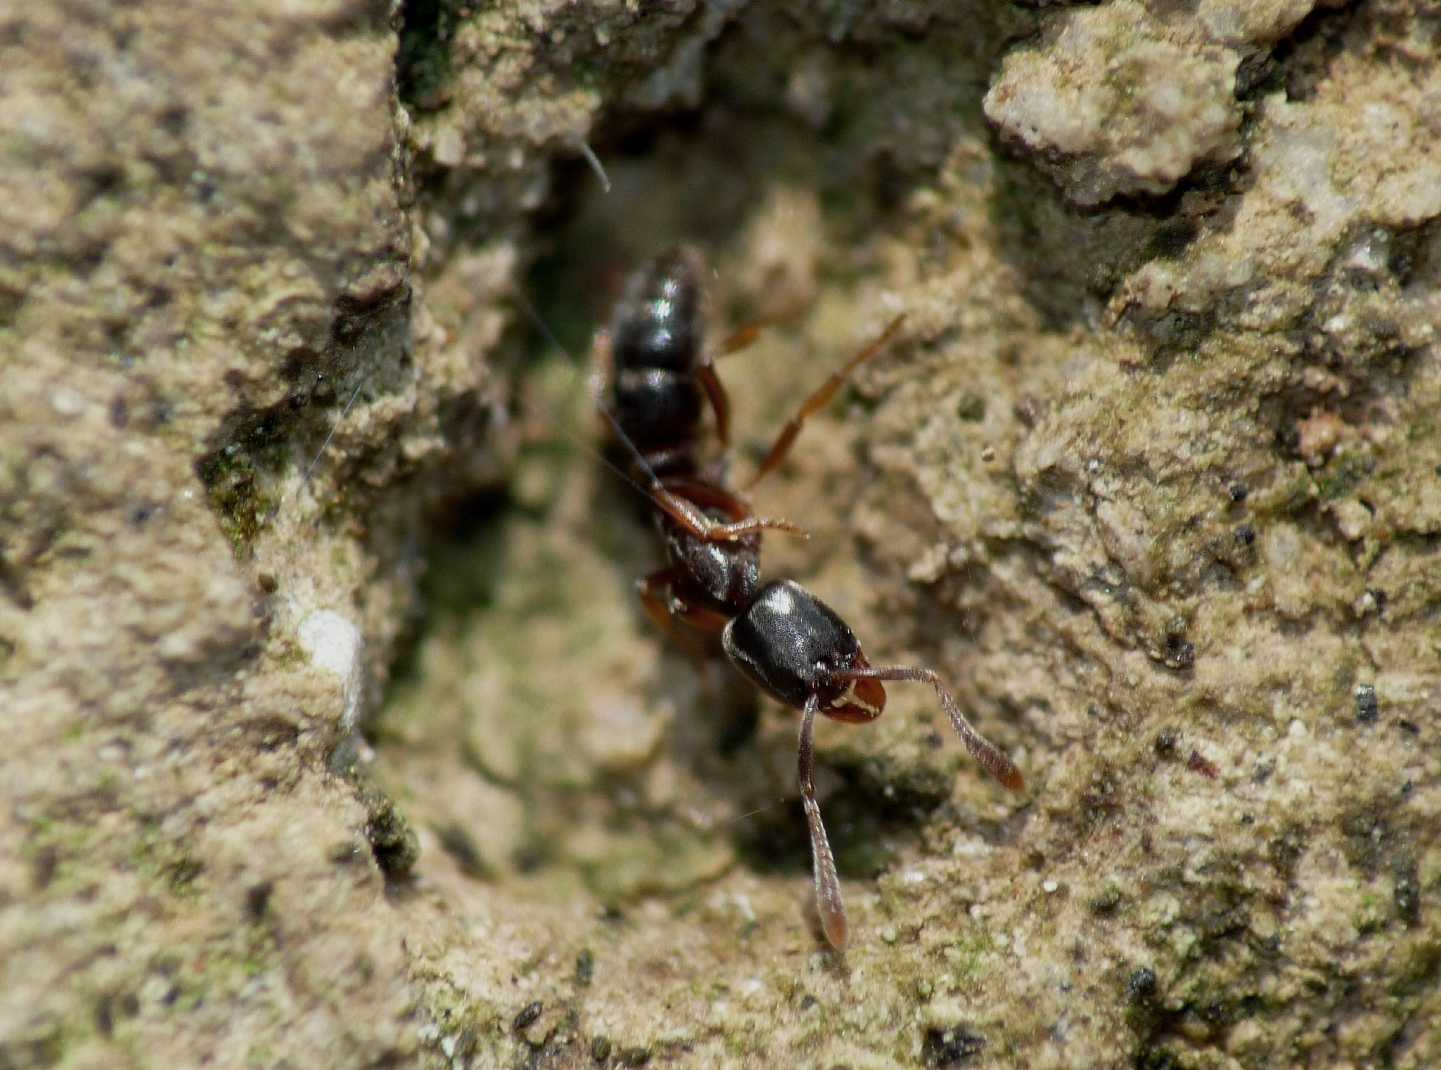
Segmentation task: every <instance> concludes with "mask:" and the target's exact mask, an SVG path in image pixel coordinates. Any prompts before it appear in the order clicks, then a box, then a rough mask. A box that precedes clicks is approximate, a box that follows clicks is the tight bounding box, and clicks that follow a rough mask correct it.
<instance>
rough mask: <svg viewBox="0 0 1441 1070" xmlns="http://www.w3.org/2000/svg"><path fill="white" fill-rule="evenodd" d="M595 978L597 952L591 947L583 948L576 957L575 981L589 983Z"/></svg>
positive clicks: (582, 983)
mask: <svg viewBox="0 0 1441 1070" xmlns="http://www.w3.org/2000/svg"><path fill="white" fill-rule="evenodd" d="M594 979H595V952H594V951H592V950H591V949H590V948H588V947H585V948H581V951H580V954H578V955H577V956H576V957H575V983H576V984H578V985H582V986H583V985H588V984H590V983H591V981H593V980H594Z"/></svg>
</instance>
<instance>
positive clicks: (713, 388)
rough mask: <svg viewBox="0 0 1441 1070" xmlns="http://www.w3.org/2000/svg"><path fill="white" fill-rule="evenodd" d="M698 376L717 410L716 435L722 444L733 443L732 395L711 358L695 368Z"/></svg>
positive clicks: (713, 407) (715, 410) (706, 394)
mask: <svg viewBox="0 0 1441 1070" xmlns="http://www.w3.org/2000/svg"><path fill="white" fill-rule="evenodd" d="M695 374H696V378H697V379H699V380H700V385H701V386H702V387H703V388H704V389H705V396H706V397H707V398H708V399H709V400H710V407H711V409H712V410H713V411H714V412H715V430H716V436H717V437H718V438H719V439H720V443H721V445H722V446H729V445H730V444H731V402H730V395H729V394H727V393H726V388H725V387H724V386H723V385H722V384H721V381H720V376H719V375H717V374H716V371H715V365H714V364H712V363H711V362H710V360H709V359H707V360H706V361H705V363H703V364H701V366H700V367H698V368H696V370H695Z"/></svg>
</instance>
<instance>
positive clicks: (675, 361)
mask: <svg viewBox="0 0 1441 1070" xmlns="http://www.w3.org/2000/svg"><path fill="white" fill-rule="evenodd" d="M700 339H701V315H700V284H699V282H698V280H697V279H696V268H695V264H694V262H693V260H692V258H691V257H689V256H687V255H686V254H685V253H684V252H682V251H681V250H679V249H672V250H670V251H669V252H666V253H662V254H661V255H660V256H658V257H656V258H655V259H654V260H652V261H651V262H650V263H649V264H647V265H646V266H645V267H643V268H641V269H640V270H639V271H637V272H636V273H635V275H634V276H633V277H632V278H631V281H630V284H629V285H628V286H627V287H626V295H625V299H624V300H623V301H622V302H621V303H620V307H619V308H617V310H616V315H615V322H614V324H613V325H612V328H611V346H612V348H613V352H614V356H615V367H616V371H617V372H622V371H625V370H626V369H629V368H636V369H639V368H665V369H666V370H668V371H673V372H689V371H691V370H692V369H693V368H694V367H695V364H696V358H697V357H698V356H699V353H700Z"/></svg>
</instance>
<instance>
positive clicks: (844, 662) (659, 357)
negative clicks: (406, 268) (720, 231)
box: [596, 249, 1024, 951]
mask: <svg viewBox="0 0 1441 1070" xmlns="http://www.w3.org/2000/svg"><path fill="white" fill-rule="evenodd" d="M698 277H699V266H698V261H697V258H696V257H695V256H694V255H693V254H691V253H688V252H686V251H684V250H679V249H677V250H672V251H670V252H667V253H664V254H662V255H661V256H659V257H657V258H656V259H654V260H653V261H651V262H650V263H649V264H647V265H646V266H644V267H642V268H641V269H639V270H638V271H637V272H636V273H635V274H634V275H633V276H632V277H631V279H630V281H629V284H628V286H627V291H626V295H625V297H624V298H623V299H622V301H621V303H620V304H619V305H618V306H617V309H616V312H615V315H614V318H613V321H612V324H611V328H610V330H609V332H605V331H602V332H600V333H598V334H597V337H596V356H597V359H598V362H599V363H600V364H601V366H602V367H603V368H604V369H605V372H606V374H605V375H604V380H605V382H604V385H606V386H608V389H609V398H608V399H603V400H602V402H601V408H602V411H603V412H604V414H605V416H606V418H607V419H608V420H609V422H610V424H611V425H612V428H613V430H614V431H615V433H616V437H617V439H618V440H619V442H620V443H621V444H622V445H623V446H624V447H625V448H626V450H627V451H628V452H629V454H630V461H631V476H632V478H633V479H634V480H635V481H636V482H637V483H638V484H640V485H642V486H643V488H644V490H645V492H646V495H647V497H648V498H649V499H650V501H651V502H652V503H653V504H654V506H655V507H656V509H655V522H656V525H657V527H658V529H659V531H660V535H661V540H662V542H663V544H664V548H665V553H666V561H667V563H666V566H665V567H664V568H662V569H659V570H657V571H656V572H653V573H651V574H650V575H649V576H646V577H645V578H644V579H642V580H640V581H639V583H638V588H639V593H640V597H641V600H642V601H643V603H644V605H645V608H646V611H647V612H648V613H649V614H650V616H651V617H652V618H654V619H655V620H656V622H657V623H658V624H660V625H661V626H662V627H663V628H665V629H666V630H667V631H670V632H672V633H675V631H676V629H677V627H678V626H685V627H687V628H690V629H692V630H694V631H698V632H702V633H707V634H709V635H712V636H713V635H716V634H719V636H720V644H721V648H722V650H724V652H725V655H726V657H727V658H728V659H729V660H730V662H731V664H732V665H734V666H735V668H736V669H737V670H738V671H739V672H740V673H741V675H743V676H744V677H746V678H747V679H748V680H750V681H751V682H752V683H754V684H755V685H756V686H757V687H759V688H760V689H761V690H762V691H763V692H765V693H766V694H768V695H770V696H771V697H772V698H774V699H776V700H777V701H779V702H782V703H784V704H785V705H787V706H789V707H791V708H792V709H797V710H800V711H801V724H800V738H799V743H798V746H797V773H798V778H799V782H800V792H801V804H802V806H803V807H804V810H805V815H806V824H807V827H808V829H809V832H810V840H811V858H812V866H813V870H814V875H815V889H816V907H817V911H818V913H819V915H820V921H821V927H822V928H823V929H824V931H825V935H826V939H827V940H828V941H830V944H831V946H832V947H834V948H835V949H836V950H837V951H844V950H845V948H846V943H847V940H848V935H849V926H848V923H847V921H846V908H845V904H844V902H843V901H842V899H841V887H840V879H839V877H838V876H837V874H836V865H835V858H834V856H833V855H832V853H831V847H830V842H829V840H828V839H827V838H826V829H825V824H824V823H823V822H822V820H821V812H820V806H819V805H818V803H817V802H816V793H815V783H814V771H815V751H814V746H813V743H812V735H813V731H814V725H815V717H816V714H817V713H820V714H823V715H824V716H826V717H830V718H832V719H833V720H837V721H843V722H846V723H849V724H863V723H865V722H867V721H873V720H875V719H876V718H877V717H879V716H880V715H881V712H882V711H883V710H884V709H885V705H886V691H885V687H884V683H883V682H885V681H901V680H910V681H916V682H919V683H927V684H930V685H931V687H932V688H934V689H935V692H936V695H937V696H938V697H939V698H940V702H941V707H942V708H943V709H944V710H945V711H946V716H947V717H949V718H950V721H951V725H952V726H953V727H954V728H955V731H956V734H957V735H958V736H960V738H961V741H962V742H963V743H964V744H965V746H966V749H967V750H968V751H970V753H971V756H972V757H973V758H975V759H976V761H978V762H979V763H980V764H981V766H982V767H983V768H984V769H985V770H986V771H987V772H988V773H990V774H991V775H992V776H993V777H995V778H996V779H997V780H998V781H1000V782H1001V783H1002V784H1003V785H1005V786H1006V787H1007V788H1010V789H1011V790H1012V791H1019V790H1021V788H1022V787H1023V786H1024V781H1023V780H1022V777H1021V773H1020V771H1019V770H1018V769H1017V768H1016V767H1015V765H1014V764H1012V762H1011V760H1010V759H1009V758H1007V757H1006V755H1005V754H1004V753H1003V752H1002V751H1001V750H999V749H998V748H997V747H995V746H994V745H993V744H991V743H990V742H989V741H987V740H986V739H985V738H984V737H983V736H982V735H981V734H980V733H979V732H977V731H976V730H975V728H973V727H972V726H971V723H970V722H969V721H968V720H967V719H966V717H965V715H964V714H963V713H962V712H961V709H960V707H959V706H958V705H957V704H956V700H955V698H954V697H953V696H952V695H951V692H950V691H949V690H948V689H947V688H946V686H945V684H944V683H942V681H941V679H940V677H939V676H937V675H936V673H935V672H934V671H933V670H931V669H928V668H917V667H911V666H904V665H886V666H873V665H871V664H870V662H869V661H867V660H866V656H865V654H864V653H862V651H861V644H860V642H859V641H858V640H857V639H856V636H855V633H854V632H852V631H851V629H850V628H849V627H848V626H847V625H846V623H845V621H843V620H842V619H841V618H840V617H839V616H838V615H837V614H836V612H835V611H834V610H832V609H831V608H830V607H829V606H827V605H826V604H825V603H824V602H822V601H821V600H820V599H819V598H817V597H816V596H815V595H813V594H811V593H810V592H809V591H807V590H806V589H805V588H804V587H802V586H801V585H800V584H799V583H796V582H795V581H794V580H788V579H781V580H771V581H769V582H767V583H762V582H761V574H760V573H761V570H760V539H761V532H762V531H764V530H767V529H770V530H778V531H784V532H788V533H791V534H797V535H801V536H804V535H805V532H804V530H803V529H802V528H800V527H798V526H797V525H795V524H792V523H791V522H790V521H788V520H782V519H775V518H769V517H762V516H756V515H755V514H754V513H753V512H752V511H751V508H750V505H749V504H748V503H747V502H746V500H745V499H744V498H742V497H741V496H740V495H739V494H738V493H736V492H735V491H734V490H732V489H731V488H730V487H728V486H727V485H726V479H725V473H724V469H723V465H722V466H720V467H715V466H713V467H711V468H710V469H709V470H708V469H705V468H703V467H702V465H701V462H700V458H699V453H698V448H699V441H698V440H699V429H700V423H701V418H702V413H703V409H704V405H705V404H706V403H709V405H710V407H711V409H712V411H713V413H714V416H715V426H716V433H717V437H718V438H719V439H720V441H721V445H722V446H727V445H728V444H729V434H730V427H729V423H730V404H729V401H728V399H727V396H726V392H725V388H724V387H723V386H722V384H721V381H720V379H719V377H718V376H717V375H716V372H715V362H714V358H713V357H712V355H711V354H710V353H709V352H707V351H706V350H705V349H704V348H703V346H702V344H701V335H702V323H701V311H700V306H701V298H700V286H699V283H698ZM904 320H905V317H904V316H898V317H896V319H895V320H893V321H892V322H891V324H890V325H889V326H888V327H887V328H886V330H885V331H884V332H882V334H881V335H880V336H879V337H878V338H877V339H876V340H875V341H873V342H872V343H871V344H870V345H868V346H866V347H865V348H863V349H862V350H861V351H860V352H859V353H857V354H856V355H855V356H853V357H852V358H851V359H850V360H849V361H847V362H846V363H845V365H843V366H842V367H841V368H840V369H839V370H837V371H836V372H834V373H833V374H832V375H831V376H830V378H829V379H827V380H826V382H825V383H824V384H823V385H822V386H821V387H820V389H818V390H817V391H815V393H813V394H811V395H810V397H808V398H807V399H806V400H805V402H804V403H802V405H801V406H800V408H799V410H798V411H797V412H796V414H795V415H794V416H793V417H791V419H790V420H789V421H787V423H786V425H785V426H784V428H782V430H781V432H780V434H779V435H778V436H777V437H776V440H775V442H774V443H773V444H772V445H771V447H770V450H769V451H768V452H767V453H766V456H765V459H764V460H763V461H762V462H761V465H760V468H759V469H758V471H757V473H756V475H755V476H754V478H752V480H751V481H750V483H749V484H748V485H747V489H749V488H750V487H754V486H755V485H756V484H757V483H759V482H760V481H761V480H762V479H763V478H765V476H767V475H768V474H770V473H771V472H772V471H774V470H775V469H776V468H777V467H778V466H779V465H780V463H781V462H782V461H783V460H784V459H785V457H786V455H787V454H788V453H789V452H790V449H791V447H792V446H793V445H794V443H795V440H796V438H797V436H798V435H799V434H800V431H801V428H802V426H803V425H804V424H805V421H806V419H807V418H808V417H810V416H812V415H814V414H815V413H816V412H817V411H819V410H820V409H821V408H823V407H824V406H825V405H826V404H827V403H828V402H829V401H830V400H831V398H832V397H833V396H834V395H835V393H836V391H837V390H839V389H840V387H841V385H842V384H843V383H844V382H845V381H846V379H847V378H848V377H849V376H850V374H851V373H852V372H854V371H855V369H856V368H858V367H859V366H860V365H862V364H864V363H865V362H866V361H868V360H870V359H871V358H872V357H874V356H875V355H876V354H878V353H880V352H881V351H882V350H883V349H884V348H885V347H886V345H887V344H888V343H889V342H890V341H891V339H892V338H894V337H895V335H896V334H897V332H898V331H899V330H900V328H901V325H902V323H903V322H904ZM755 333H756V332H755V329H754V328H747V329H746V330H743V331H741V332H739V333H738V334H737V335H735V336H733V337H732V338H731V339H729V340H727V341H726V342H725V343H724V344H723V345H722V347H721V353H722V354H724V353H727V352H733V351H735V350H736V349H739V348H741V347H742V346H744V345H746V344H749V341H750V340H751V339H752V338H753V337H754V335H755Z"/></svg>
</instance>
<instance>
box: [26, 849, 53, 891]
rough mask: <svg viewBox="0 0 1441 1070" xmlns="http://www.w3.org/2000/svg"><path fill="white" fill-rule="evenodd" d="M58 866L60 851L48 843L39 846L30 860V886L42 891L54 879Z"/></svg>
mask: <svg viewBox="0 0 1441 1070" xmlns="http://www.w3.org/2000/svg"><path fill="white" fill-rule="evenodd" d="M59 868H60V852H58V851H56V850H55V848H54V847H52V846H50V845H49V844H47V845H45V846H44V847H41V848H40V849H39V850H38V851H36V852H35V855H34V857H33V858H31V860H30V887H32V888H34V889H35V890H36V891H37V892H40V891H44V890H45V889H46V888H48V887H49V886H50V882H51V881H53V880H54V879H55V871H56V870H58V869H59Z"/></svg>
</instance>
